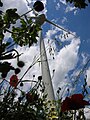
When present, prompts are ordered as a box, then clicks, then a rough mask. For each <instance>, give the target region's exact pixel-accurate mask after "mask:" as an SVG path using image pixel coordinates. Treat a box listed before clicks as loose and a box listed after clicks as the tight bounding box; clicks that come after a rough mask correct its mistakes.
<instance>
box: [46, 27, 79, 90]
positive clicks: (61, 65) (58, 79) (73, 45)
mask: <svg viewBox="0 0 90 120" xmlns="http://www.w3.org/2000/svg"><path fill="white" fill-rule="evenodd" d="M57 32H58V30H57V29H54V30H49V31H48V32H47V33H46V35H47V38H45V39H48V38H49V39H50V38H51V39H50V41H51V43H52V36H53V35H55V34H56V33H57ZM68 40H69V41H71V42H70V44H69V45H66V46H65V47H63V48H62V49H61V50H60V51H59V52H57V53H56V52H54V51H52V52H53V53H55V54H54V56H55V59H54V60H53V61H52V59H51V56H50V55H49V52H48V51H47V54H48V58H49V59H51V60H49V65H50V70H51V74H52V71H53V69H55V74H54V78H53V85H54V89H55V90H57V89H58V87H64V86H65V84H67V83H68V82H69V81H66V79H65V76H66V75H67V73H68V72H69V71H70V70H73V69H74V67H75V66H76V64H77V62H78V52H79V45H80V39H79V38H78V39H77V38H73V36H72V35H69V36H68V38H67V41H68ZM45 41H46V40H45ZM63 42H64V41H63ZM45 43H46V42H45ZM46 44H48V43H46ZM52 46H53V47H54V48H55V47H56V46H55V44H54V43H53V44H52Z"/></svg>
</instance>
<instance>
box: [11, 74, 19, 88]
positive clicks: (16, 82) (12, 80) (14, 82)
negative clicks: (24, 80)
mask: <svg viewBox="0 0 90 120" xmlns="http://www.w3.org/2000/svg"><path fill="white" fill-rule="evenodd" d="M17 84H18V77H17V76H16V75H12V76H11V78H10V85H11V86H12V87H15V88H16V86H17Z"/></svg>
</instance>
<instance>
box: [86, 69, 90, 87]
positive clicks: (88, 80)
mask: <svg viewBox="0 0 90 120" xmlns="http://www.w3.org/2000/svg"><path fill="white" fill-rule="evenodd" d="M86 73H87V85H88V86H90V67H89V69H88V70H87V71H86Z"/></svg>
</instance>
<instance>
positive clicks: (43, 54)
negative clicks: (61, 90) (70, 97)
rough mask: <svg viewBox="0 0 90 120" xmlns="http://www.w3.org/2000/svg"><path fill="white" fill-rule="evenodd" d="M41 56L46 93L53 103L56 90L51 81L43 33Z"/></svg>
mask: <svg viewBox="0 0 90 120" xmlns="http://www.w3.org/2000/svg"><path fill="white" fill-rule="evenodd" d="M40 55H41V70H42V79H43V82H44V86H45V93H46V94H47V99H48V100H50V101H52V100H54V99H55V97H54V90H53V85H52V81H51V75H50V70H49V65H48V60H47V54H46V50H45V45H44V40H43V37H42V31H40Z"/></svg>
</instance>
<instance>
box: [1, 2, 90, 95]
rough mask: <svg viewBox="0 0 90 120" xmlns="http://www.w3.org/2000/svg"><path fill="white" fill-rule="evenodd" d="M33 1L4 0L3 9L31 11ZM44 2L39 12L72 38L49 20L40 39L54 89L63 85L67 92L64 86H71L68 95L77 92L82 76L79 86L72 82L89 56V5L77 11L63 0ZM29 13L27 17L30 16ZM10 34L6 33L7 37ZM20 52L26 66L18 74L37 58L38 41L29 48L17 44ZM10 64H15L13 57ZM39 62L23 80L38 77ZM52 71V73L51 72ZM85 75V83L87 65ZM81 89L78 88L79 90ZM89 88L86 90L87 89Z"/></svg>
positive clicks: (89, 82) (81, 80) (88, 71)
mask: <svg viewBox="0 0 90 120" xmlns="http://www.w3.org/2000/svg"><path fill="white" fill-rule="evenodd" d="M35 1H36V0H3V2H4V5H3V7H2V9H3V10H4V11H5V10H6V9H7V8H17V10H18V13H19V14H20V15H22V14H23V13H25V12H27V11H28V10H30V9H31V8H32V6H33V3H34V2H35ZM41 1H42V2H43V3H44V6H45V9H44V11H43V12H41V13H40V14H42V13H44V14H45V15H46V18H47V19H48V20H50V21H52V22H54V23H56V24H58V25H60V26H62V27H63V28H65V29H66V30H69V31H71V32H72V33H73V34H74V35H76V36H77V38H75V37H74V36H72V35H71V34H68V35H67V33H66V32H65V31H62V30H60V29H58V28H56V27H54V26H52V25H50V24H49V23H44V25H43V26H42V28H43V38H44V42H45V46H46V52H47V56H48V62H49V67H50V72H51V77H52V82H53V86H54V89H55V90H56V89H57V88H58V87H61V88H62V91H67V88H68V87H69V88H71V89H70V90H71V94H73V93H75V92H76V91H77V92H78V93H79V92H81V90H82V84H83V79H80V80H78V82H77V83H78V86H76V85H74V87H75V89H73V86H72V84H73V82H74V81H75V80H76V79H74V78H75V76H76V75H78V74H79V71H80V70H81V68H83V66H84V64H85V63H86V62H87V60H88V59H89V58H90V57H89V54H90V50H89V45H90V33H89V30H90V14H89V11H90V6H88V7H87V8H86V9H84V10H79V9H77V8H75V7H74V6H72V5H69V4H67V3H66V2H65V0H53V1H52V0H41ZM32 15H33V13H30V14H29V16H32ZM8 37H10V34H7V38H8ZM17 49H18V50H19V52H21V53H24V54H23V55H22V56H21V60H24V61H25V63H26V66H25V67H24V68H23V69H22V72H21V73H20V75H19V76H21V75H22V74H23V73H24V71H25V70H26V69H27V68H28V66H30V65H31V64H32V62H33V61H35V60H36V59H37V57H39V44H37V45H34V46H32V47H30V48H27V47H23V48H21V47H17ZM12 64H14V65H15V64H16V61H15V60H14V61H13V62H12ZM40 67H41V66H40V63H39V62H37V63H36V64H35V66H33V67H32V68H31V69H30V70H29V72H28V74H27V75H26V76H25V79H29V78H30V79H33V75H35V78H34V79H37V77H38V75H41V71H40ZM53 70H55V72H54V73H53ZM84 73H85V74H87V83H88V86H89V85H90V68H89V65H88V67H87V70H85V71H84ZM79 88H80V89H79ZM88 91H89V90H88ZM65 93H66V92H65Z"/></svg>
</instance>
